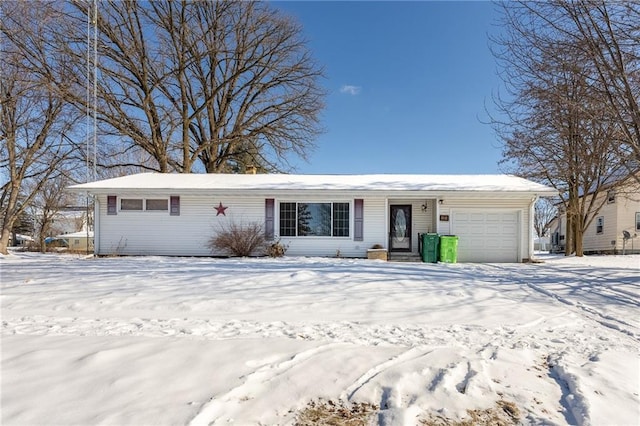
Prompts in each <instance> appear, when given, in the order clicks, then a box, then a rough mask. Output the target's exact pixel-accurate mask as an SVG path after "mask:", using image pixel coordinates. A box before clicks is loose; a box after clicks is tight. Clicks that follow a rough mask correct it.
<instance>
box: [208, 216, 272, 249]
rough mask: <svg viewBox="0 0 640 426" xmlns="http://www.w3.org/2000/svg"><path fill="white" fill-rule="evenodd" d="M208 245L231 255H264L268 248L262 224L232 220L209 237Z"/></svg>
mask: <svg viewBox="0 0 640 426" xmlns="http://www.w3.org/2000/svg"><path fill="white" fill-rule="evenodd" d="M207 247H209V248H210V249H211V251H213V252H219V251H222V252H223V253H225V254H228V255H230V256H239V257H246V256H251V255H263V254H264V253H265V250H266V249H267V241H266V239H265V236H264V229H263V228H262V225H261V224H259V223H256V222H252V223H249V224H246V225H245V224H242V223H236V222H230V223H228V224H227V225H225V226H223V227H222V229H220V230H219V232H217V233H216V235H214V236H213V237H211V238H210V239H209V242H208V244H207Z"/></svg>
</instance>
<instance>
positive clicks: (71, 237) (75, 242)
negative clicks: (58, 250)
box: [56, 231, 94, 252]
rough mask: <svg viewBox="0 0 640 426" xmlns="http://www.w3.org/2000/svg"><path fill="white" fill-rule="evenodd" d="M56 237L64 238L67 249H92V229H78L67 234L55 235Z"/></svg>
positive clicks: (90, 250)
mask: <svg viewBox="0 0 640 426" xmlns="http://www.w3.org/2000/svg"><path fill="white" fill-rule="evenodd" d="M56 238H57V239H60V240H64V241H65V243H66V244H67V247H68V249H69V250H73V251H89V252H92V251H94V244H93V231H89V232H87V231H78V232H71V233H68V234H60V235H56Z"/></svg>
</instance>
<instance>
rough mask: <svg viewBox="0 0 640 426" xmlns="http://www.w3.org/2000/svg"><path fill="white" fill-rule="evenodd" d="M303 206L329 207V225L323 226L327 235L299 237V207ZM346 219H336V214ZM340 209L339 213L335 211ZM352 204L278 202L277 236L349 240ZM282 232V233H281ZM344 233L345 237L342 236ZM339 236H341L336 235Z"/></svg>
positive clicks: (306, 201)
mask: <svg viewBox="0 0 640 426" xmlns="http://www.w3.org/2000/svg"><path fill="white" fill-rule="evenodd" d="M305 204H328V205H329V206H330V211H331V216H330V223H329V224H328V225H325V227H326V228H327V229H328V230H329V234H328V235H314V234H305V235H300V206H301V205H305ZM345 206H346V217H342V218H337V214H342V215H343V216H344V215H345V210H344V207H345ZM340 208H342V210H341V211H339V210H337V209H340ZM352 211H353V204H352V201H351V200H348V201H346V200H332V201H326V200H313V201H308V200H296V201H292V200H279V201H278V214H277V217H278V227H277V229H278V235H279V237H280V238H282V237H286V238H343V239H349V238H351V234H352V227H353V226H352V220H353V213H352ZM283 231H284V232H283ZM345 233H346V235H344V234H345ZM336 234H341V235H336Z"/></svg>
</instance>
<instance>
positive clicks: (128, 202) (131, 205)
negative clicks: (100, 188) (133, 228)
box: [120, 198, 142, 211]
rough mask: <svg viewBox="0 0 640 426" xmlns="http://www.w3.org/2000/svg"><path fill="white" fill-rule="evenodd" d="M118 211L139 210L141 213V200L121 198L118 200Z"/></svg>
mask: <svg viewBox="0 0 640 426" xmlns="http://www.w3.org/2000/svg"><path fill="white" fill-rule="evenodd" d="M120 210H140V211H142V198H122V199H120Z"/></svg>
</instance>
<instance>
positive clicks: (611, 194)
mask: <svg viewBox="0 0 640 426" xmlns="http://www.w3.org/2000/svg"><path fill="white" fill-rule="evenodd" d="M615 202H616V191H614V190H613V189H612V190H610V191H608V192H607V203H609V204H613V203H615Z"/></svg>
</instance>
